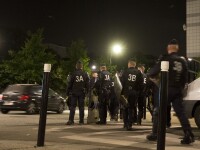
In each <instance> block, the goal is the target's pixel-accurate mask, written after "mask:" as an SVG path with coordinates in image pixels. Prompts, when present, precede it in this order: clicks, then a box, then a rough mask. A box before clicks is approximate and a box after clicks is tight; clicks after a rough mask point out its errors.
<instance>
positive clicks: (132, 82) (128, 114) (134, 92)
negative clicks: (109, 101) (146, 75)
mask: <svg viewBox="0 0 200 150" xmlns="http://www.w3.org/2000/svg"><path fill="white" fill-rule="evenodd" d="M135 67H136V62H135V61H134V60H133V59H130V60H129V61H128V69H127V70H126V71H124V72H123V74H122V93H121V95H122V97H125V98H126V99H127V103H128V104H127V105H124V110H123V120H124V128H126V130H132V123H133V108H134V107H135V106H136V103H137V98H138V94H139V92H140V91H141V89H142V87H143V77H142V74H141V72H140V71H139V70H138V69H137V68H135Z"/></svg>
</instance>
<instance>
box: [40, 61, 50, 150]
mask: <svg viewBox="0 0 200 150" xmlns="http://www.w3.org/2000/svg"><path fill="white" fill-rule="evenodd" d="M50 71H51V64H44V75H43V83H42V101H41V106H40V120H39V128H38V140H37V146H38V147H42V146H44V139H45V129H46V118H47V105H48V92H49V76H50Z"/></svg>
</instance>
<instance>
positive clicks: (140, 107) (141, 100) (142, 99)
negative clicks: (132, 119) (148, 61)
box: [137, 73, 147, 125]
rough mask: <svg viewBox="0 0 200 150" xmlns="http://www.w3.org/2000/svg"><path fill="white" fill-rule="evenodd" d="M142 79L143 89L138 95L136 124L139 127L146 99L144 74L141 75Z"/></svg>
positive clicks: (145, 78)
mask: <svg viewBox="0 0 200 150" xmlns="http://www.w3.org/2000/svg"><path fill="white" fill-rule="evenodd" d="M142 77H143V89H142V90H141V92H140V93H139V97H138V102H137V104H138V115H137V124H139V125H141V122H142V117H143V115H144V109H146V105H145V104H146V97H147V76H146V74H145V73H142Z"/></svg>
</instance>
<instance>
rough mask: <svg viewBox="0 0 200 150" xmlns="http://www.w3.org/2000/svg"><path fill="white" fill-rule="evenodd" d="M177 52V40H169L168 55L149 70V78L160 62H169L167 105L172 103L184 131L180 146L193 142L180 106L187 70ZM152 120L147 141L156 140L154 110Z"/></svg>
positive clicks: (156, 123)
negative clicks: (151, 127) (150, 131)
mask: <svg viewBox="0 0 200 150" xmlns="http://www.w3.org/2000/svg"><path fill="white" fill-rule="evenodd" d="M178 50H179V45H178V43H177V40H176V39H173V40H171V41H170V42H169V44H168V46H167V52H168V54H167V55H165V56H163V57H162V58H160V59H159V61H158V62H157V64H156V65H155V66H154V67H153V68H152V69H151V70H150V72H149V76H150V77H151V76H156V75H158V74H159V73H160V64H161V61H163V60H164V61H169V82H168V105H169V104H170V103H172V106H173V108H174V111H175V112H176V114H177V117H178V119H179V121H180V123H181V126H182V129H183V131H184V137H183V139H182V140H181V144H190V143H192V142H194V135H193V133H192V130H191V126H190V123H189V120H188V119H187V118H186V115H185V112H184V111H185V110H184V107H183V104H182V103H183V89H184V88H185V86H186V85H187V73H188V68H187V63H186V60H185V58H183V57H180V56H178V54H177V53H178ZM166 107H167V106H166ZM154 118H155V119H154V121H153V129H152V133H151V134H149V135H147V139H148V140H151V141H155V140H157V126H158V122H157V118H158V111H157V109H154Z"/></svg>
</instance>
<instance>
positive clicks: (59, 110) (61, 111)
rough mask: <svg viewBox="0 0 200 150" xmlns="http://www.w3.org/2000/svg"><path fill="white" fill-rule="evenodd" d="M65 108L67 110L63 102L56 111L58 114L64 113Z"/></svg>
mask: <svg viewBox="0 0 200 150" xmlns="http://www.w3.org/2000/svg"><path fill="white" fill-rule="evenodd" d="M64 110H65V105H64V104H63V103H60V104H59V106H58V109H57V111H56V112H57V113H58V114H62V113H63V111H64Z"/></svg>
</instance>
